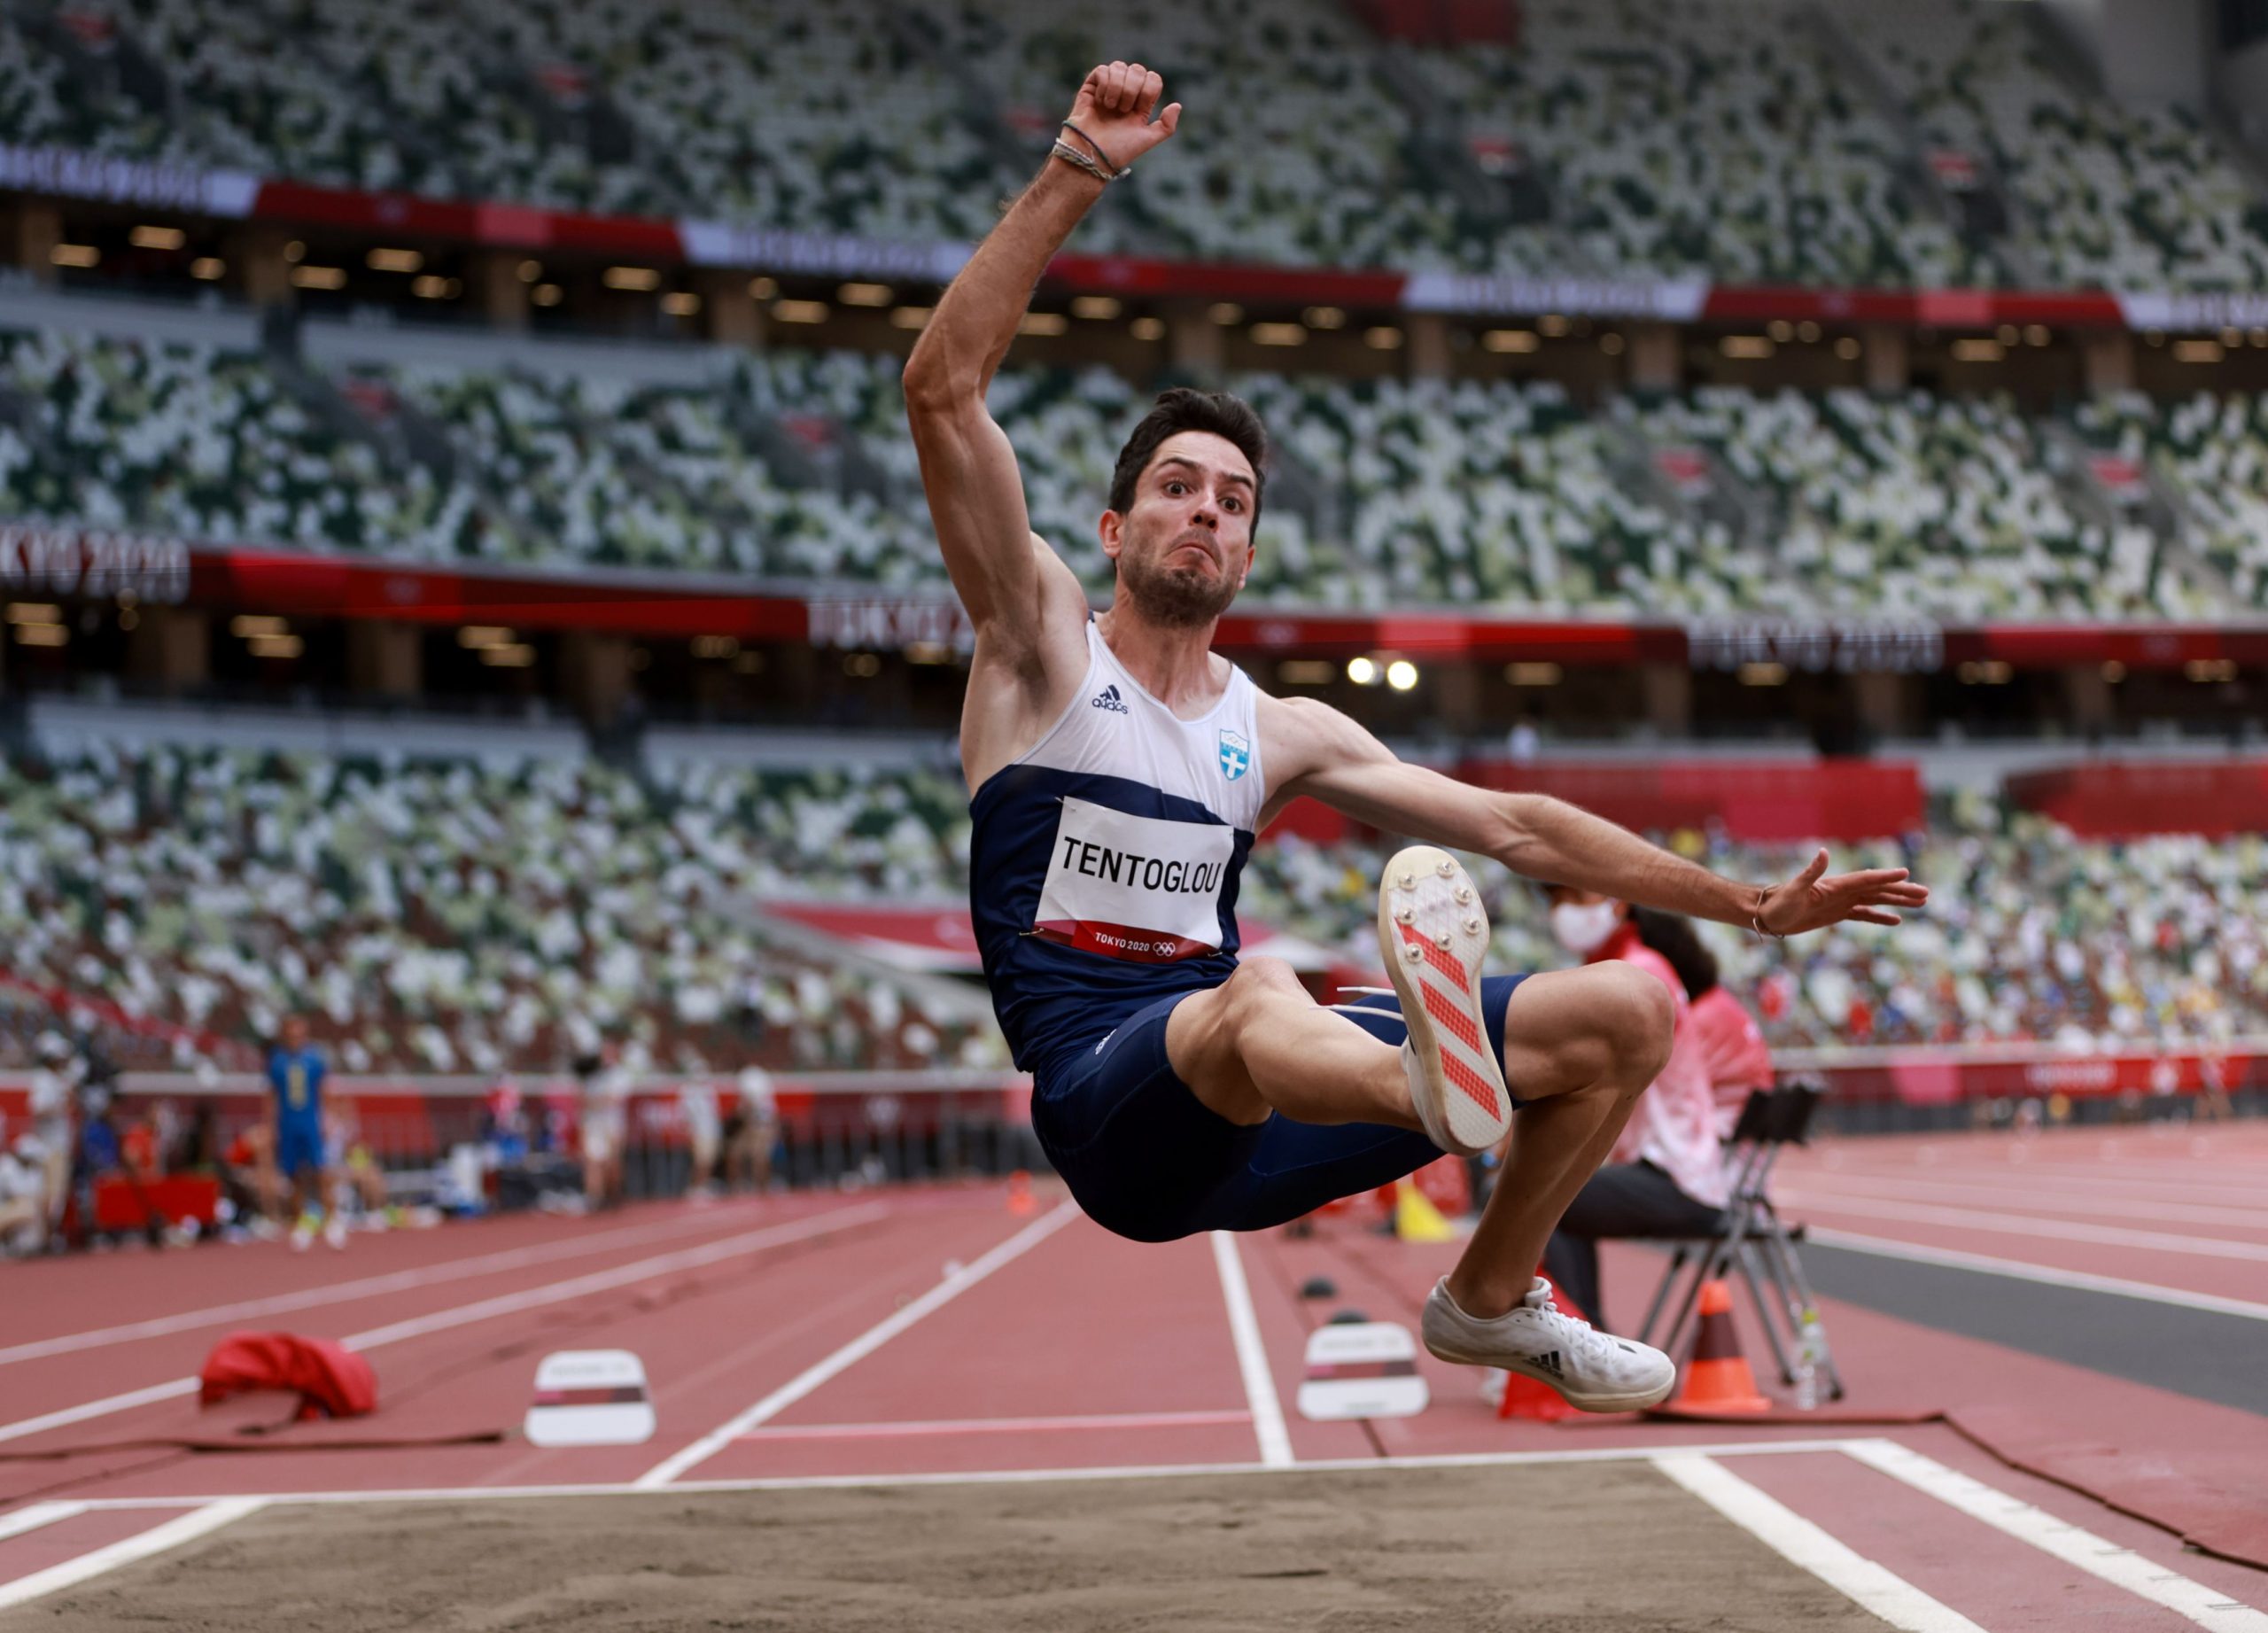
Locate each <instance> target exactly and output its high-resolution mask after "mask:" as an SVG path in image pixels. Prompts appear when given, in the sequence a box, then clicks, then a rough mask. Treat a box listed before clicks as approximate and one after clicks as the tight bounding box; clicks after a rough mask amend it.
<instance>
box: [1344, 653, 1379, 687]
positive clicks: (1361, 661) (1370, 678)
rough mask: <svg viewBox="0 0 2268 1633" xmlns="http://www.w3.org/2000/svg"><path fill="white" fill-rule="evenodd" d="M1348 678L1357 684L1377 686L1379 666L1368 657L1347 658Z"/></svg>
mask: <svg viewBox="0 0 2268 1633" xmlns="http://www.w3.org/2000/svg"><path fill="white" fill-rule="evenodd" d="M1347 678H1348V680H1352V681H1353V682H1354V683H1355V685H1357V686H1376V685H1377V684H1378V683H1379V666H1378V665H1376V664H1374V663H1372V662H1371V660H1370V659H1369V658H1367V657H1350V658H1348V660H1347Z"/></svg>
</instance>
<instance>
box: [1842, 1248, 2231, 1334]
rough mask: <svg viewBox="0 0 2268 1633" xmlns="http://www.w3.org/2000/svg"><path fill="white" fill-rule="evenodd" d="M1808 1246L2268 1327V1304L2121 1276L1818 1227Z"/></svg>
mask: <svg viewBox="0 0 2268 1633" xmlns="http://www.w3.org/2000/svg"><path fill="white" fill-rule="evenodd" d="M1805 1240H1807V1241H1815V1242H1817V1243H1818V1244H1819V1245H1820V1246H1821V1247H1822V1248H1845V1249H1847V1250H1848V1251H1850V1252H1852V1253H1869V1254H1873V1255H1874V1256H1876V1257H1877V1258H1884V1259H1910V1260H1912V1261H1913V1262H1914V1263H1915V1264H1944V1265H1948V1266H1950V1267H1952V1268H1953V1269H1955V1270H1973V1271H1982V1272H1983V1273H1985V1275H1989V1276H2006V1277H2008V1278H2009V1279H2012V1280H2016V1281H2037V1282H2040V1283H2042V1284H2044V1285H2046V1286H2047V1287H2072V1288H2076V1289H2078V1290H2079V1291H2081V1292H2085V1293H2110V1294H2115V1295H2117V1296H2118V1297H2120V1298H2139V1299H2148V1301H2149V1302H2150V1303H2154V1304H2176V1305H2179V1306H2180V1307H2181V1308H2182V1309H2184V1310H2210V1311H2211V1312H2212V1313H2213V1314H2215V1315H2218V1316H2241V1317H2244V1318H2247V1319H2249V1320H2253V1321H2268V1304H2255V1303H2248V1302H2247V1301H2245V1300H2243V1299H2241V1298H2223V1297H2221V1296H2220V1295H2218V1294H2214V1293H2191V1292H2187V1291H2186V1290H2184V1289H2183V1288H2180V1287H2160V1286H2158V1285H2157V1284H2156V1283H2155V1282H2151V1281H2125V1280H2122V1279H2119V1278H2118V1277H2117V1276H2093V1275H2089V1274H2088V1273H2087V1272H2086V1271H2083V1270H2054V1269H2050V1268H2049V1267H2047V1265H2043V1264H2024V1263H2023V1261H2022V1260H2019V1259H1996V1258H1993V1257H1991V1256H1989V1255H1986V1254H1982V1253H1963V1252H1962V1251H1961V1249H1959V1248H1923V1247H1920V1246H1918V1245H1916V1244H1915V1243H1913V1242H1907V1241H1899V1240H1894V1239H1892V1238H1890V1237H1884V1236H1860V1235H1855V1234H1853V1233H1851V1232H1849V1231H1832V1230H1823V1229H1821V1228H1820V1227H1819V1226H1817V1225H1814V1226H1812V1227H1811V1228H1810V1229H1809V1230H1807V1231H1806V1233H1805Z"/></svg>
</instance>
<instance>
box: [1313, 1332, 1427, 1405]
mask: <svg viewBox="0 0 2268 1633" xmlns="http://www.w3.org/2000/svg"><path fill="white" fill-rule="evenodd" d="M1430 1398H1431V1396H1430V1393H1429V1392H1428V1390H1427V1389H1426V1388H1425V1379H1423V1378H1422V1377H1420V1376H1418V1373H1417V1341H1415V1340H1413V1339H1412V1338H1411V1337H1410V1329H1409V1328H1408V1327H1406V1326H1395V1325H1394V1323H1393V1322H1391V1321H1365V1322H1363V1323H1361V1324H1359V1325H1355V1326H1319V1327H1317V1329H1316V1330H1315V1331H1314V1332H1313V1333H1310V1334H1309V1335H1308V1357H1307V1374H1306V1376H1305V1377H1304V1378H1302V1379H1301V1381H1300V1397H1299V1404H1300V1416H1301V1417H1302V1418H1308V1419H1316V1420H1317V1421H1329V1420H1331V1419H1340V1418H1408V1417H1413V1416H1415V1415H1416V1414H1417V1413H1418V1412H1421V1411H1425V1403H1426V1402H1427V1401H1428V1400H1429V1399H1430Z"/></svg>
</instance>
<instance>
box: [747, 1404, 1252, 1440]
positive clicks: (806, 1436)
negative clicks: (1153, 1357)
mask: <svg viewBox="0 0 2268 1633" xmlns="http://www.w3.org/2000/svg"><path fill="white" fill-rule="evenodd" d="M1251 1421H1252V1414H1251V1413H1250V1412H1248V1411H1243V1410H1242V1409H1241V1408H1239V1409H1237V1410H1234V1411H1105V1412H1089V1413H1087V1414H1086V1415H1085V1416H1084V1417H1072V1418H935V1419H928V1420H926V1421H917V1422H900V1423H788V1424H775V1425H773V1427H770V1428H763V1429H751V1430H750V1431H749V1432H748V1433H747V1434H745V1435H742V1436H741V1439H742V1440H743V1441H773V1440H897V1439H900V1438H902V1437H905V1436H907V1435H1024V1434H1031V1433H1036V1432H1046V1431H1051V1430H1088V1429H1187V1428H1210V1427H1214V1426H1216V1425H1217V1424H1224V1423H1249V1422H1251Z"/></svg>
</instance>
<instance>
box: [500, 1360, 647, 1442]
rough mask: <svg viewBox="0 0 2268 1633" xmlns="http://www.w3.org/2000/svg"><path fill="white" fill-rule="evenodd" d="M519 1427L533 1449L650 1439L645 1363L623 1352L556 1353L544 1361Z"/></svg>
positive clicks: (537, 1373)
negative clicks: (536, 1447)
mask: <svg viewBox="0 0 2268 1633" xmlns="http://www.w3.org/2000/svg"><path fill="white" fill-rule="evenodd" d="M523 1427H524V1432H525V1433H526V1435H527V1437H528V1440H529V1442H531V1443H532V1444H534V1445H538V1446H634V1445H637V1444H638V1443H639V1442H641V1441H649V1440H651V1439H653V1438H654V1403H653V1401H652V1400H651V1399H650V1398H649V1396H648V1395H647V1393H646V1366H645V1363H643V1362H642V1361H641V1360H639V1358H638V1357H636V1356H634V1355H633V1354H631V1353H630V1351H628V1350H627V1349H562V1350H560V1351H558V1352H557V1353H556V1354H554V1355H548V1356H546V1357H543V1364H542V1365H540V1366H538V1367H537V1368H536V1369H535V1404H533V1405H532V1406H530V1407H529V1408H528V1415H527V1421H526V1423H525V1424H524V1426H523Z"/></svg>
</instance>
